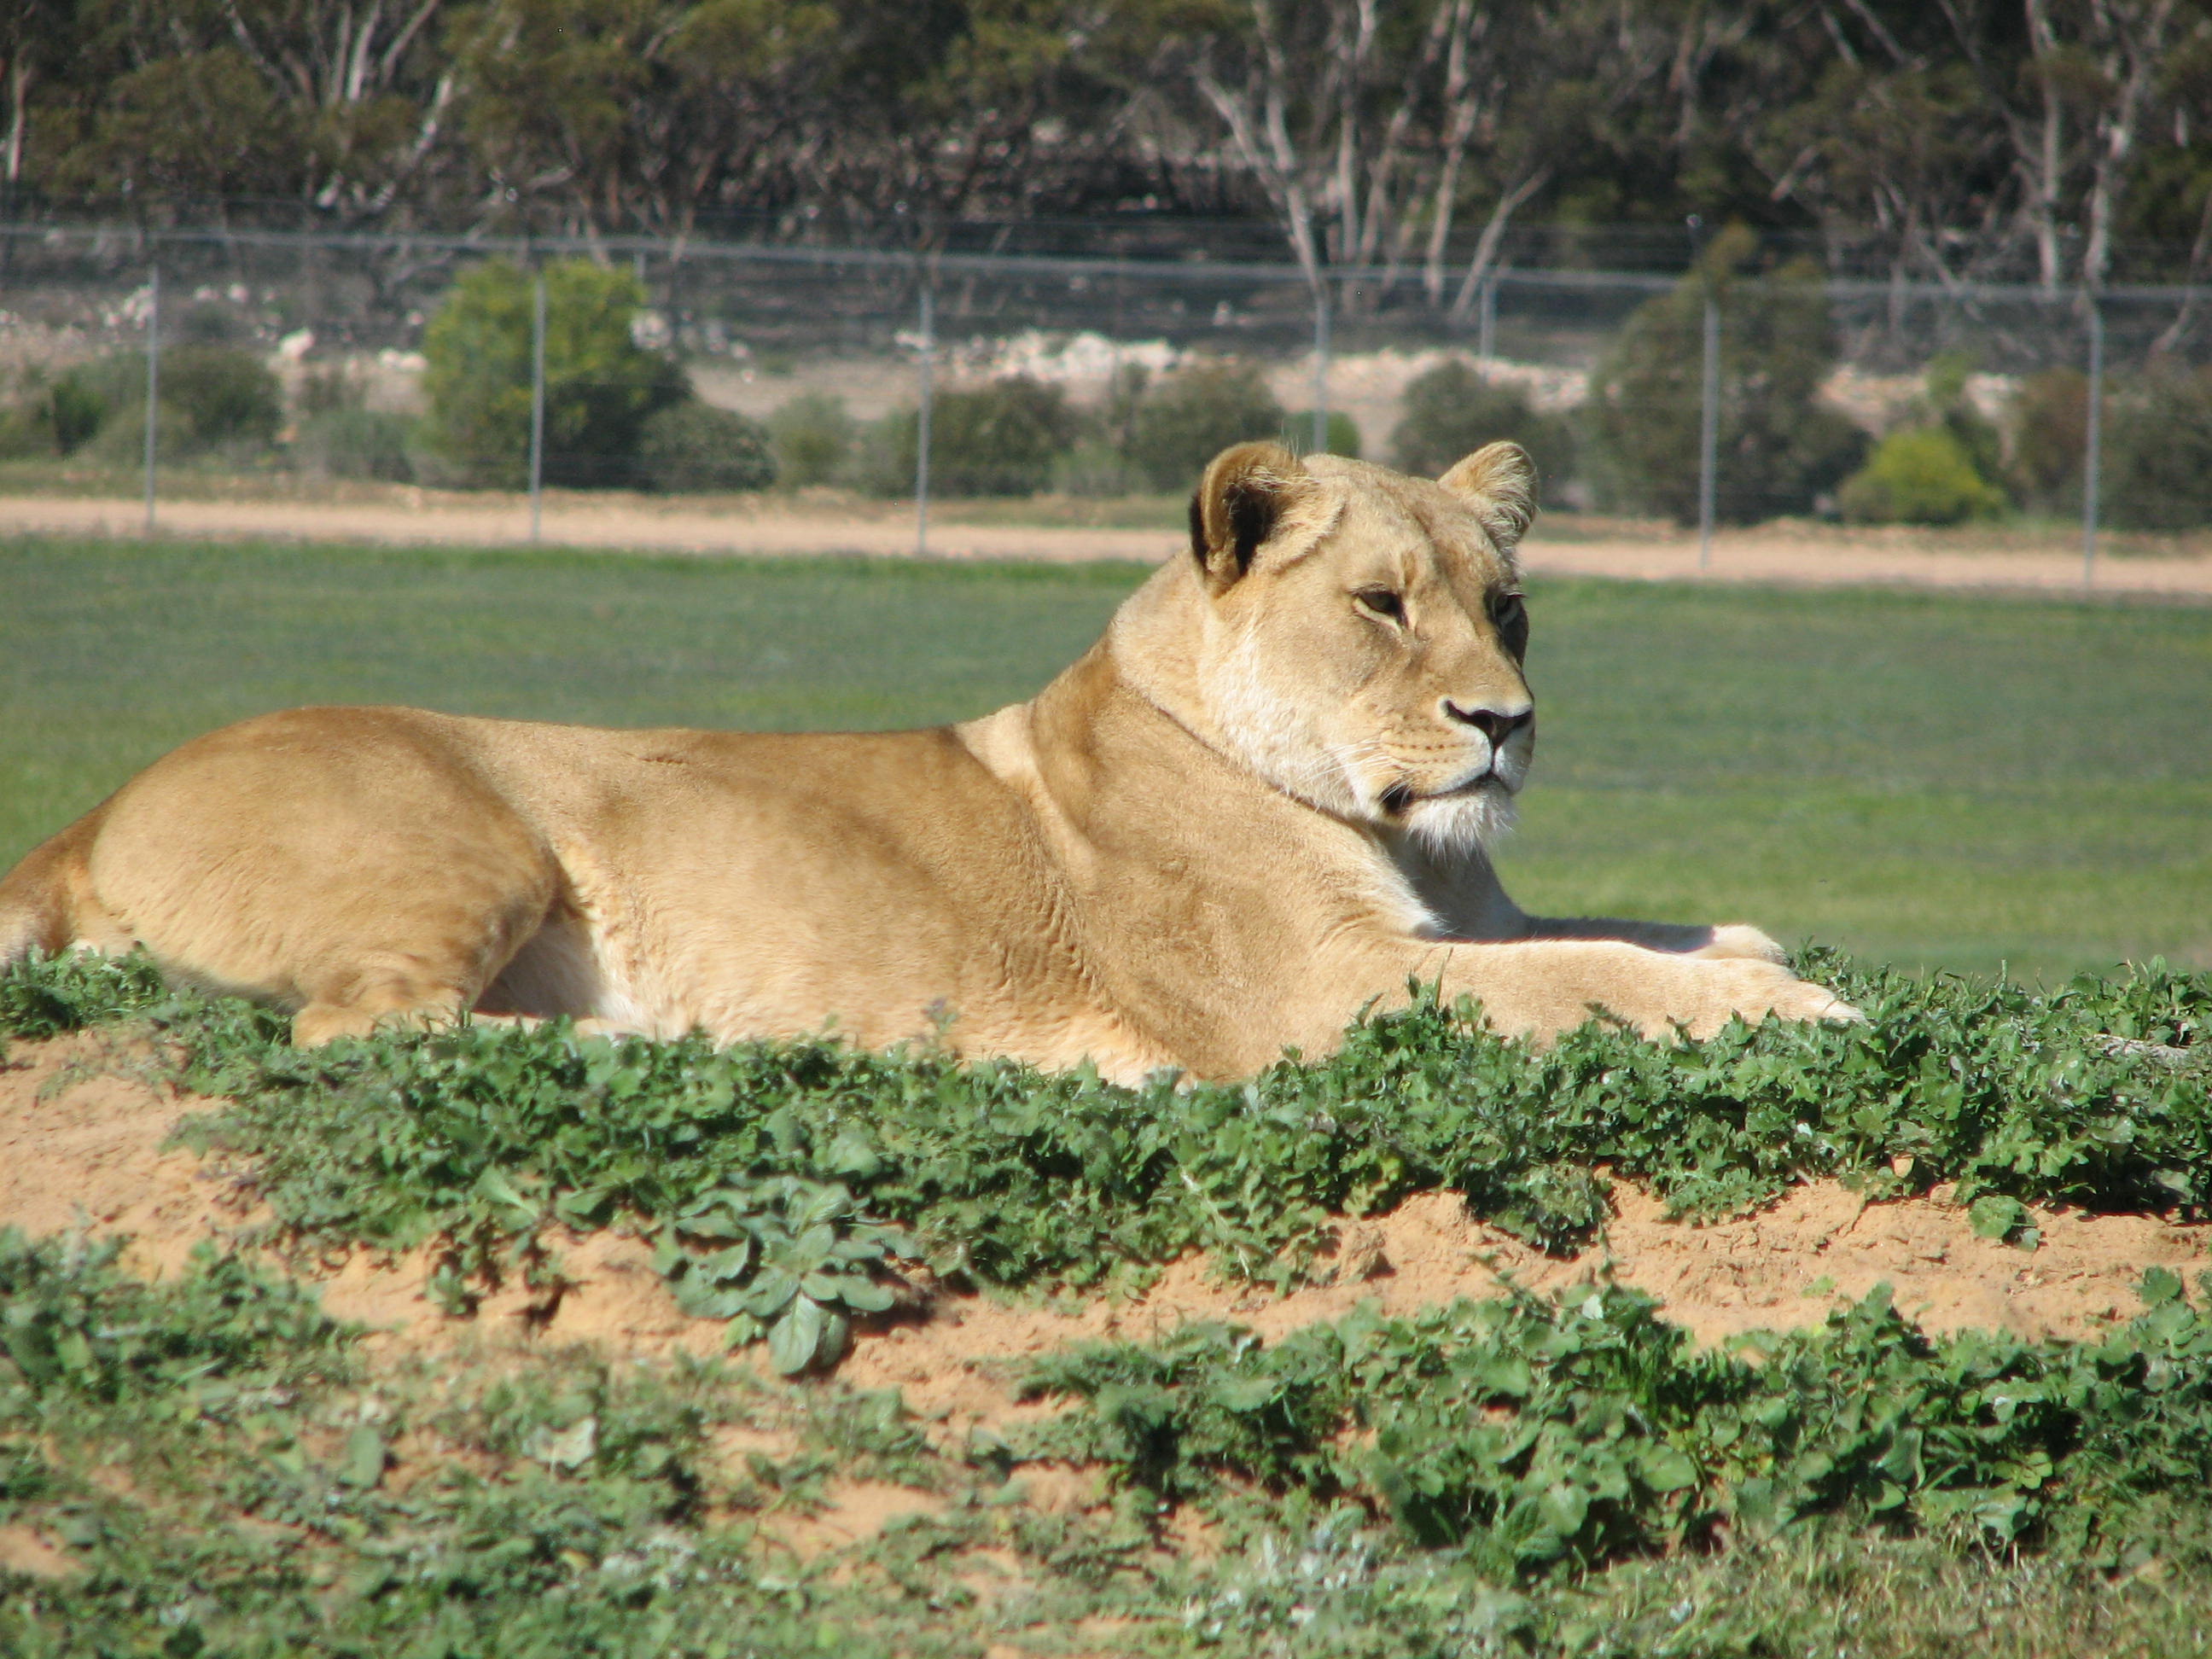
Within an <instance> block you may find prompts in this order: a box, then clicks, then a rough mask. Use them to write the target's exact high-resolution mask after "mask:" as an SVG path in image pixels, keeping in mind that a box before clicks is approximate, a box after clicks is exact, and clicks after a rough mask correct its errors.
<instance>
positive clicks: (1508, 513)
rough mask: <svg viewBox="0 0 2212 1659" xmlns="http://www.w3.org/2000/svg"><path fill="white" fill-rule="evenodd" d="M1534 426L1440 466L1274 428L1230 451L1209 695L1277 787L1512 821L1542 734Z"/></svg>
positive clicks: (1206, 608) (1424, 823)
mask: <svg viewBox="0 0 2212 1659" xmlns="http://www.w3.org/2000/svg"><path fill="white" fill-rule="evenodd" d="M1533 515H1534V469H1533V468H1532V467H1531V466H1530V465H1529V462H1528V454H1527V453H1526V452H1525V451H1523V450H1522V448H1521V447H1519V446H1518V445H1516V444H1510V443H1494V444H1491V445H1489V446H1488V447H1486V448H1483V449H1480V450H1477V451H1476V452H1475V453H1474V454H1472V455H1470V456H1468V458H1467V459H1464V460H1462V461H1461V462H1460V463H1459V464H1458V465H1456V466H1455V467H1453V468H1452V469H1451V470H1450V471H1448V472H1446V473H1445V474H1444V475H1443V477H1442V478H1440V479H1438V480H1437V481H1436V482H1435V483H1430V482H1428V481H1427V480H1425V479H1419V478H1409V477H1404V476H1402V475H1401V474H1399V473H1395V472H1391V471H1387V470H1385V469H1384V468H1382V467H1379V466H1370V465H1365V464H1364V463H1362V462H1359V461H1353V460H1346V459H1341V458H1340V457H1336V456H1331V455H1316V456H1312V457H1310V458H1308V459H1305V460H1304V461H1301V460H1299V459H1297V458H1296V457H1294V456H1292V455H1291V453H1290V452H1289V451H1288V450H1285V449H1284V448H1282V447H1279V446H1278V445H1275V444H1242V445H1239V446H1237V447H1236V448H1233V449H1231V450H1227V451H1225V452H1224V453H1222V454H1220V455H1219V456H1217V457H1216V458H1215V459H1214V460H1213V462H1212V465H1209V466H1208V467H1207V468H1206V474H1205V477H1204V479H1203V481H1202V482H1201V483H1200V486H1199V489H1198V494H1197V495H1196V496H1195V497H1194V499H1193V501H1192V502H1191V544H1192V545H1191V556H1192V558H1193V559H1194V561H1195V563H1196V569H1195V572H1194V574H1195V576H1196V578H1197V580H1198V582H1199V585H1200V589H1201V592H1202V595H1203V599H1202V601H1201V603H1200V613H1201V616H1202V617H1203V623H1202V625H1201V628H1200V636H1201V637H1200V642H1199V652H1198V659H1197V660H1196V662H1195V663H1194V665H1193V666H1194V670H1195V671H1196V677H1197V684H1198V689H1199V692H1200V697H1201V698H1202V699H1203V701H1204V702H1205V703H1206V707H1207V710H1208V713H1209V714H1210V715H1211V718H1212V724H1213V726H1214V728H1215V732H1216V733H1217V734H1218V740H1220V741H1222V742H1223V743H1225V744H1226V745H1227V746H1228V747H1229V748H1230V749H1231V750H1232V752H1234V753H1236V754H1237V756H1238V757H1240V758H1242V759H1243V762H1244V763H1246V764H1247V765H1249V766H1250V767H1251V768H1252V769H1254V770H1255V771H1256V772H1258V773H1259V774H1260V775H1261V776H1263V777H1265V778H1267V780H1269V781H1271V782H1273V784H1275V785H1276V786H1277V787H1279V788H1281V789H1283V790H1285V791H1287V792H1288V793H1291V794H1293V795H1296V796H1297V797H1298V798H1300V799H1304V800H1305V801H1307V802H1309V803H1310V804H1311V805H1315V806H1317V807H1319V808H1321V809H1322V811H1327V812H1331V813H1334V814H1336V815H1337V816H1339V817H1345V818H1349V819H1352V820H1353V821H1355V822H1358V823H1365V824H1368V825H1370V826H1372V827H1374V828H1376V829H1380V830H1383V831H1384V832H1385V833H1393V832H1405V833H1410V834H1411V835H1413V836H1416V837H1418V838H1419V840H1420V841H1421V842H1423V843H1425V845H1427V846H1428V847H1429V848H1431V850H1432V851H1435V852H1449V851H1452V850H1455V849H1459V848H1465V847H1467V846H1468V845H1469V844H1470V843H1471V842H1474V841H1478V840H1480V839H1483V838H1485V837H1487V836H1492V835H1495V834H1497V833H1498V832H1500V831H1502V830H1503V829H1504V828H1505V827H1506V826H1507V825H1508V824H1509V823H1510V822H1511V819H1512V798H1513V796H1514V794H1515V793H1516V791H1517V790H1519V788H1520V787H1521V785H1522V781H1523V780H1524V779H1525V778H1526V777H1527V776H1528V763H1529V759H1530V757H1531V755H1532V753H1533V751H1534V747H1535V714H1534V702H1533V700H1532V699H1531V698H1530V696H1529V695H1528V682H1527V681H1526V680H1525V679H1524V678H1522V671H1521V661H1522V653H1523V652H1524V651H1525V649H1526V648H1527V645H1528V615H1527V612H1526V611H1525V610H1524V609H1523V606H1522V595H1521V583H1520V574H1519V571H1518V568H1517V567H1516V563H1515V560H1514V547H1515V544H1516V543H1517V542H1518V541H1519V539H1520V537H1521V534H1522V532H1523V531H1525V530H1526V529H1527V528H1528V522H1529V520H1530V519H1531V517H1532V516H1533Z"/></svg>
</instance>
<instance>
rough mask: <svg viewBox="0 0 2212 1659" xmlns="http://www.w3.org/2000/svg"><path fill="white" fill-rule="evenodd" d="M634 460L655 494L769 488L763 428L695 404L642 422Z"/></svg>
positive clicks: (771, 472)
mask: <svg viewBox="0 0 2212 1659" xmlns="http://www.w3.org/2000/svg"><path fill="white" fill-rule="evenodd" d="M638 459H640V460H641V462H642V463H643V464H644V467H645V476H646V477H647V480H648V481H649V482H650V483H652V485H653V488H654V489H665V490H669V491H671V492H675V493H679V494H690V495H706V494H709V493H713V492H718V491H727V490H740V489H767V488H768V487H769V485H770V484H772V483H775V456H774V455H773V454H772V453H769V435H768V428H766V427H764V426H763V425H762V424H761V423H760V422H758V421H756V420H753V419H751V418H750V416H744V415H740V414H738V412H737V411H736V410H732V409H717V408H716V407H715V406H714V404H707V403H702V402H700V401H699V400H698V399H697V398H686V399H684V401H683V402H682V403H679V404H669V406H668V407H667V408H665V409H664V410H659V411H658V412H656V413H655V414H653V415H652V416H648V417H647V420H646V422H645V432H644V435H643V436H642V437H641V439H640V440H639V444H638Z"/></svg>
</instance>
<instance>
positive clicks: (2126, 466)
mask: <svg viewBox="0 0 2212 1659" xmlns="http://www.w3.org/2000/svg"><path fill="white" fill-rule="evenodd" d="M2105 434H2106V435H2105V443H2104V455H2103V458H2102V460H2103V468H2104V477H2102V478H2101V479H2100V483H2099V490H2098V501H2099V504H2100V508H2101V511H2102V516H2103V518H2104V520H2105V522H2106V523H2107V524H2110V525H2112V526H2117V527H2118V528H2121V529H2125V530H2191V529H2195V528H2196V527H2197V526H2200V525H2204V524H2212V371H2207V370H2204V369H2184V368H2154V369H2153V370H2152V371H2151V373H2149V374H2146V375H2143V376H2142V377H2141V378H2139V379H2136V380H2130V381H2125V382H2123V383H2122V384H2121V385H2120V386H2119V387H2118V390H2117V392H2115V393H2114V394H2113V395H2112V397H2111V398H2109V399H2108V400H2107V403H2106V428H2105Z"/></svg>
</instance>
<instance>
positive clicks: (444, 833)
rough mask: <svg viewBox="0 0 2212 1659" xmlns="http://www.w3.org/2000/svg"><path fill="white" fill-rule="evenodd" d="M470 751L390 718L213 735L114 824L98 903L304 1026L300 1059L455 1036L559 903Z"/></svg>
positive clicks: (120, 808)
mask: <svg viewBox="0 0 2212 1659" xmlns="http://www.w3.org/2000/svg"><path fill="white" fill-rule="evenodd" d="M470 741H471V733H470V729H469V727H468V726H466V725H465V723H463V722H458V721H452V720H444V719H442V718H441V717H438V716H435V715H428V714H418V713H416V712H414V711H410V710H401V709H301V710H295V711H293V712H291V713H289V714H279V715H269V716H264V718H262V719H260V720H252V721H248V722H246V724H244V725H242V726H233V727H228V728H226V729H225V730H224V731H222V732H214V733H210V735H209V736H208V737H206V738H200V739H198V740H197V741H196V742H195V743H192V744H186V745H185V747H184V748H183V749H180V750H177V751H175V752H174V753H173V754H172V755H170V756H168V757H165V758H164V759H163V760H161V761H159V762H157V763H155V765H154V766H152V767H150V768H149V769H147V770H146V771H145V772H143V773H142V774H140V775H139V776H138V777H137V778H136V779H134V780H133V781H131V783H130V784H129V785H127V786H125V788H124V789H123V790H122V791H121V792H120V793H118V795H117V796H116V797H115V799H114V800H113V801H112V803H111V805H109V807H108V808H107V809H106V818H105V821H104V822H103V823H102V825H101V828H100V833H99V836H98V837H97V839H96V841H95V842H94V845H93V847H92V848H91V851H90V855H89V860H88V872H89V876H90V879H91V884H92V887H93V889H94V894H95V896H96V897H97V898H98V900H99V901H100V903H101V904H102V905H103V906H104V907H105V908H106V909H107V910H109V911H112V913H113V914H114V915H117V916H118V917H121V918H123V919H124V920H125V921H126V922H127V923H128V925H129V927H130V929H131V933H132V934H133V936H134V937H136V938H137V939H140V940H143V943H144V945H145V946H146V948H147V950H148V951H149V952H150V953H151V954H152V955H153V956H154V957H155V960H156V961H158V962H160V963H161V965H162V966H163V967H164V968H165V969H167V970H169V971H171V972H172V973H174V974H177V975H180V976H182V977H184V978H185V979H187V980H191V981H196V982H197V983H200V984H203V985H206V986H210V987H215V988H218V989H222V990H225V991H229V992H233V993H235V994H244V995H247V996H252V997H255V998H258V999H260V1000H265V1001H269V1002H273V1003H276V1004H278V1005H279V1006H284V1007H289V1008H291V1009H294V1010H295V1011H297V1012H296V1018H295V1021H294V1026H293V1033H294V1038H295V1041H297V1042H302V1043H313V1042H327V1041H328V1040H329V1039H331V1038H332V1037H336V1036H347V1035H358V1034H361V1033H362V1032H365V1031H368V1030H374V1029H375V1028H376V1027H378V1026H380V1025H415V1026H421V1025H425V1024H439V1023H442V1022H447V1021H451V1020H453V1019H457V1018H459V1017H460V1015H461V1014H462V1013H463V1012H465V1011H466V1010H467V1009H468V1008H469V1007H471V1006H472V1005H473V1004H474V1002H475V1000H476V999H477V996H478V995H479V994H482V992H483V988H484V987H486V986H487V985H489V984H490V983H491V981H493V980H494V979H495V977H496V976H497V975H498V974H499V972H500V970H501V969H502V968H504V967H505V966H506V965H507V962H508V961H509V960H510V959H511V958H512V957H513V955H514V953H515V952H516V951H518V950H520V948H521V947H522V946H523V945H524V944H525V943H526V941H527V940H528V939H530V938H531V936H532V934H533V933H536V932H537V931H538V928H539V927H542V926H543V925H544V921H545V917H546V914H547V912H548V910H549V909H550V908H551V907H552V905H553V903H554V901H555V898H556V894H557V893H558V891H559V890H560V886H561V871H560V866H559V865H558V863H557V861H556V859H555V857H554V855H553V854H552V851H551V849H550V847H549V846H548V845H547V844H546V842H545V840H544V836H542V835H541V834H540V833H539V832H538V829H537V828H536V827H535V825H534V824H533V823H532V822H531V821H530V820H529V819H527V818H526V817H525V816H524V815H523V814H522V812H521V811H519V810H518V808H517V805H515V803H513V802H512V801H510V800H508V799H507V798H506V797H505V796H504V795H503V794H502V793H501V790H500V788H499V787H497V786H496V785H495V783H494V782H493V781H491V780H490V779H489V777H488V776H487V775H486V774H485V773H484V771H483V769H481V768H480V767H479V766H478V765H477V764H476V763H475V761H474V758H473V757H472V755H471V752H470V750H469V749H468V747H467V745H468V743H469V742H470Z"/></svg>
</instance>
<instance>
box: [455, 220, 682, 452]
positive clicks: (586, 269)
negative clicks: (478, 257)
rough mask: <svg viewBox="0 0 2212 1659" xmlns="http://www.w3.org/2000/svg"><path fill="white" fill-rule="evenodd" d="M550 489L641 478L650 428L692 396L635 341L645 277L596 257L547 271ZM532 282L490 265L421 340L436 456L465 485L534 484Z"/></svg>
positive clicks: (463, 287)
mask: <svg viewBox="0 0 2212 1659" xmlns="http://www.w3.org/2000/svg"><path fill="white" fill-rule="evenodd" d="M544 275H545V457H544V476H545V482H546V483H551V484H567V485H571V486H575V487H580V488H590V487H592V486H594V485H597V486H605V485H610V484H628V483H636V482H638V481H639V477H640V474H639V462H638V449H639V445H640V442H641V440H642V437H643V435H644V429H645V424H646V422H647V421H648V420H649V419H650V418H651V417H652V416H653V415H654V414H656V413H657V412H659V410H663V409H665V408H667V407H669V406H670V405H671V404H676V403H678V402H680V401H682V399H683V398H684V396H685V395H686V393H685V390H684V379H683V374H682V372H681V371H680V370H679V369H678V368H677V366H676V363H675V362H674V360H673V359H671V358H670V357H669V356H666V355H665V353H661V352H658V351H652V350H648V349H646V348H645V347H643V346H641V345H640V344H638V343H637V342H636V341H635V339H634V338H633V337H632V335H631V324H632V321H633V319H635V316H636V313H637V312H638V310H639V308H640V307H641V306H642V305H643V304H644V301H645V294H644V290H643V289H642V288H641V286H640V284H639V283H638V281H637V278H636V277H635V276H632V275H631V274H630V273H629V272H628V271H624V270H613V269H611V268H609V267H606V266H602V265H598V264H592V262H591V261H589V260H586V259H570V260H563V261H562V262H560V263H557V264H551V265H548V266H547V267H546V268H545V273H544ZM533 304H534V298H533V295H532V279H531V277H530V275H529V273H527V272H526V271H524V270H522V269H520V267H519V266H516V265H514V264H510V263H508V262H507V260H504V259H492V260H488V261H486V262H485V263H484V264H480V265H478V266H477V268H476V269H475V270H471V271H470V272H469V273H468V274H467V275H465V276H463V277H462V278H461V279H460V281H459V282H458V283H455V284H454V285H453V292H452V294H451V295H449V296H448V297H447V301H446V303H445V306H444V307H443V308H442V309H441V311H440V312H439V313H438V314H437V315H436V316H435V318H433V319H431V322H430V326H429V330H428V332H427V333H426V334H425V335H424V337H423V343H422V347H423V356H424V357H425V358H426V359H427V361H428V367H427V368H426V369H425V371H424V374H423V391H424V392H425V394H426V395H427V396H428V400H429V413H428V417H427V419H426V422H425V427H426V435H427V437H428V447H429V450H430V453H432V454H433V455H434V456H435V457H436V459H437V460H438V461H439V463H440V464H441V466H442V467H443V469H445V470H446V471H447V472H449V473H450V475H451V477H452V481H453V482H454V483H466V484H477V485H490V486H494V487H497V488H503V489H519V488H520V487H521V486H523V485H524V484H526V483H527V482H528V480H529V457H530V398H531V343H532V307H533Z"/></svg>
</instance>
